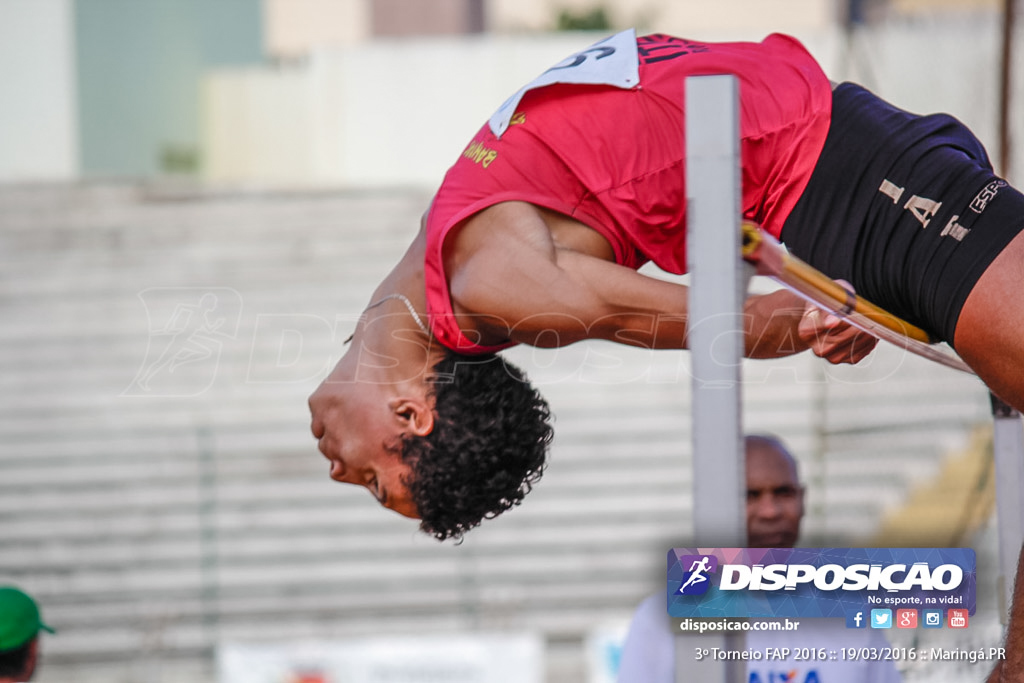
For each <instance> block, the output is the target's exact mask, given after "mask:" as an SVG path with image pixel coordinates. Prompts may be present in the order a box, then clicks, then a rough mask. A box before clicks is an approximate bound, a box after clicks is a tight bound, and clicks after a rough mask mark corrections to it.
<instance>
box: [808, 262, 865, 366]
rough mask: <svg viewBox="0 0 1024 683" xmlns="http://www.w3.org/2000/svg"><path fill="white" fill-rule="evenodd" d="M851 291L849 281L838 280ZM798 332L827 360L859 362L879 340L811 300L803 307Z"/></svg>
mask: <svg viewBox="0 0 1024 683" xmlns="http://www.w3.org/2000/svg"><path fill="white" fill-rule="evenodd" d="M839 282H840V284H842V285H843V286H844V287H846V288H848V289H850V290H851V291H852V290H853V287H851V286H850V285H849V284H848V283H846V282H842V281H839ZM797 334H798V335H799V336H800V339H801V340H802V341H803V342H804V343H805V344H807V346H808V348H810V349H811V351H812V352H813V353H814V354H815V355H816V356H821V357H822V358H824V359H825V360H827V361H828V362H829V363H833V364H839V363H851V364H852V363H859V362H860V361H861V360H863V359H864V358H865V357H866V356H867V355H868V354H869V353H871V351H872V350H874V348H875V344H877V343H878V339H876V338H875V337H873V336H872V335H870V334H868V333H867V332H864V331H863V330H860V329H858V328H856V327H854V326H853V325H851V324H850V323H848V322H846V321H845V320H843V319H842V318H840V317H839V316H837V315H835V314H834V313H829V312H828V311H824V310H822V309H820V308H818V307H817V306H815V305H814V304H812V303H809V302H808V303H807V304H806V305H805V307H804V314H803V316H801V318H800V324H799V325H798V326H797Z"/></svg>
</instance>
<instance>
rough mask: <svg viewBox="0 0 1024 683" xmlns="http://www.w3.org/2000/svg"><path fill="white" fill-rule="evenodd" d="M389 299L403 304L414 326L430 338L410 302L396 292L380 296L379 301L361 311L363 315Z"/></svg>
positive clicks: (407, 298)
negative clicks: (414, 323) (413, 321)
mask: <svg viewBox="0 0 1024 683" xmlns="http://www.w3.org/2000/svg"><path fill="white" fill-rule="evenodd" d="M390 299H398V300H399V301H401V302H402V303H403V304H405V307H406V308H407V309H409V315H411V316H412V319H413V320H415V321H416V325H417V326H419V328H420V329H421V330H423V334H425V335H427V336H428V337H429V336H430V330H429V329H427V326H426V325H425V324H424V322H423V319H422V318H420V314H419V313H417V312H416V309H415V308H413V305H412V302H411V301H409V297H407V296H405V295H404V294H399V293H397V292H396V293H394V294H388V295H387V296H382V297H381V298H380V299H377V300H376V301H374V302H373V303H372V304H370V305H369V306H367V307H366V308H364V309H363V313H366V312H367V311H368V310H370V309H371V308H374V307H376V306H380V305H381V304H382V303H384V302H385V301H388V300H390Z"/></svg>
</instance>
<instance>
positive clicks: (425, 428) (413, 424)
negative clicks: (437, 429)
mask: <svg viewBox="0 0 1024 683" xmlns="http://www.w3.org/2000/svg"><path fill="white" fill-rule="evenodd" d="M388 407H389V408H390V409H391V412H392V414H393V415H394V416H395V417H396V418H397V419H398V420H399V421H400V422H401V423H402V425H403V431H404V432H408V433H410V434H414V435H416V436H426V435H427V434H429V433H430V432H432V431H433V430H434V411H433V409H431V407H430V405H429V404H427V403H426V402H424V401H421V400H418V399H415V398H408V397H403V396H400V397H397V398H393V399H391V400H390V401H389V402H388Z"/></svg>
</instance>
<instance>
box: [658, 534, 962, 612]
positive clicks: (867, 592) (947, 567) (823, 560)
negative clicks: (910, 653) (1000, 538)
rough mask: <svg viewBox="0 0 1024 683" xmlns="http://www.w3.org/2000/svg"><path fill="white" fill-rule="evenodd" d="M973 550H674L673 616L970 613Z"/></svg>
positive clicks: (669, 586) (670, 557) (670, 594)
mask: <svg viewBox="0 0 1024 683" xmlns="http://www.w3.org/2000/svg"><path fill="white" fill-rule="evenodd" d="M976 584H977V568H976V558H975V554H974V550H973V549H971V548H673V549H672V550H670V551H669V552H668V580H667V589H668V613H669V615H670V616H672V617H762V618H770V617H847V616H848V615H850V614H856V613H858V612H865V611H870V610H886V609H888V610H893V611H895V610H897V609H901V608H910V609H915V610H927V609H933V610H950V609H955V610H967V612H968V614H972V615H973V614H974V612H975V607H976V604H975V589H976Z"/></svg>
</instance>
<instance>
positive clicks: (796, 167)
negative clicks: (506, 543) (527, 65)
mask: <svg viewBox="0 0 1024 683" xmlns="http://www.w3.org/2000/svg"><path fill="white" fill-rule="evenodd" d="M584 71H586V72H587V73H585V74H584V75H583V76H581V77H579V78H576V79H575V80H576V81H585V82H573V83H565V82H553V83H552V82H551V81H564V80H573V78H574V74H578V73H582V72H584ZM721 73H728V74H733V75H735V76H736V77H737V79H738V81H739V88H740V134H741V154H742V181H743V182H742V211H743V216H744V217H745V218H746V219H749V220H752V221H755V222H756V223H758V224H759V225H761V226H762V227H763V229H764V230H766V231H767V232H769V233H771V234H772V235H774V236H776V237H778V238H780V239H781V240H782V241H783V242H785V243H786V244H787V245H788V246H789V248H790V249H791V251H793V252H794V253H795V254H796V255H797V256H798V257H801V258H803V259H804V260H806V261H809V262H810V263H811V264H812V265H814V266H816V267H818V268H819V269H820V270H822V271H824V272H825V273H826V274H828V275H829V276H831V277H833V278H842V279H845V280H847V281H848V282H850V283H852V285H853V286H854V287H855V288H856V290H857V292H858V293H859V294H861V295H863V296H864V297H865V298H867V299H868V300H871V301H873V302H874V303H876V304H878V305H880V306H882V307H883V308H886V309H888V310H890V311H891V312H893V313H895V314H897V315H899V316H900V317H903V318H905V319H906V320H908V321H909V322H911V323H914V324H916V325H918V326H919V327H922V328H924V329H925V330H927V331H928V332H929V333H930V334H932V335H933V336H934V337H935V339H937V340H945V341H947V342H950V343H951V344H952V345H953V346H954V348H955V349H956V350H957V351H958V352H959V354H960V356H961V357H962V358H963V359H964V360H965V361H966V362H967V363H968V364H970V365H971V366H972V368H973V369H974V370H975V371H976V372H977V373H978V375H979V376H980V377H981V378H982V379H983V380H985V381H986V382H987V383H988V384H989V386H990V387H991V388H992V389H993V390H994V391H995V392H997V393H998V394H999V395H1000V396H1002V398H1004V399H1005V400H1006V401H1008V402H1010V403H1012V404H1014V405H1015V406H1017V407H1018V408H1020V407H1024V370H1021V369H1020V368H1019V367H1018V366H1024V334H1022V330H1021V327H1022V326H1024V315H1015V314H1014V311H1013V310H1012V309H1013V308H1014V307H1015V306H1017V304H1015V303H1014V300H1012V299H1009V298H1008V297H1006V296H1005V293H1006V292H1008V291H1022V289H1024V268H1021V267H1020V265H1019V264H1021V263H1024V240H1022V239H1021V238H1018V237H1017V234H1018V232H1019V231H1020V229H1021V227H1022V225H1024V197H1022V195H1021V194H1020V193H1019V192H1017V191H1016V190H1014V189H1013V188H1011V187H1009V186H1008V185H1007V184H1006V183H1005V182H1004V181H1003V180H1001V179H999V178H997V177H996V176H995V175H994V174H993V172H992V170H991V166H990V164H989V162H988V159H987V156H986V154H985V151H984V149H983V148H982V146H981V144H980V143H979V142H978V141H977V140H976V139H975V137H974V136H973V135H972V134H971V133H970V132H969V131H968V130H967V129H966V128H964V126H963V125H961V124H960V123H959V122H957V121H956V120H955V119H953V118H952V117H949V116H945V115H936V116H923V117H922V116H916V115H912V114H910V113H907V112H903V111H901V110H899V109H897V108H895V107H893V106H891V105H889V104H887V103H885V102H883V101H882V100H880V99H878V98H877V97H875V96H874V95H872V94H871V93H870V92H868V91H867V90H864V89H863V88H861V87H859V86H857V85H854V84H848V83H847V84H841V85H839V86H837V87H835V88H833V85H832V84H831V83H830V82H829V80H828V79H827V78H826V76H825V74H824V73H823V72H822V70H821V68H820V67H819V66H818V64H817V63H816V62H815V61H814V59H813V58H812V57H811V55H810V54H809V53H808V52H807V51H806V50H805V49H804V48H803V46H801V45H800V44H799V43H798V42H797V41H796V40H794V39H792V38H789V37H786V36H782V35H771V36H769V37H768V38H766V39H765V40H764V41H762V42H760V43H717V44H714V43H700V42H694V41H689V40H684V39H681V38H674V37H670V36H665V35H653V36H645V37H641V38H636V37H635V36H634V34H633V33H632V32H625V33H623V34H619V35H617V36H614V37H612V38H610V39H608V40H607V41H605V42H602V43H599V44H597V45H595V46H592V47H591V48H588V49H587V50H584V51H583V52H580V53H578V54H576V55H573V56H572V57H570V58H569V59H567V60H566V61H564V62H563V63H561V64H559V65H556V67H553V68H552V69H551V70H549V71H548V72H546V74H545V75H543V76H542V77H540V78H539V79H537V80H536V81H535V82H534V83H532V84H531V86H532V87H530V86H528V87H527V88H524V90H522V91H520V93H519V94H518V95H517V97H514V98H512V99H510V100H509V101H508V102H506V104H505V105H504V106H503V107H502V108H501V109H499V111H498V112H497V113H496V114H495V116H494V117H492V119H491V120H490V121H489V122H488V123H487V124H485V125H484V126H483V127H482V128H481V129H480V131H479V132H478V133H477V134H476V136H475V137H474V138H473V139H472V140H471V141H470V143H469V145H468V146H467V147H466V148H465V149H464V151H463V153H462V155H461V156H460V157H459V158H458V160H457V161H456V162H455V164H454V165H453V166H452V167H451V169H450V170H449V171H448V173H447V175H446V176H445V178H444V181H443V183H442V185H441V187H440V189H439V190H438V192H437V193H436V195H435V196H434V198H433V200H432V202H431V205H430V207H429V209H428V210H427V212H426V213H425V215H424V217H423V221H422V224H421V227H420V231H419V233H418V234H417V235H416V237H415V238H414V239H413V241H412V244H411V245H410V246H409V248H408V250H407V251H406V253H405V255H404V256H403V257H402V258H401V260H400V261H399V263H398V265H397V266H396V267H395V268H394V269H393V270H392V271H391V273H390V274H389V275H388V276H387V277H386V278H385V279H384V281H383V282H382V283H381V284H380V285H379V287H378V288H377V289H376V291H375V292H374V295H373V296H372V298H371V300H370V302H369V305H368V307H367V309H366V311H365V313H364V315H363V316H362V318H361V320H360V322H359V323H358V324H357V326H356V330H355V333H354V336H353V339H352V344H351V346H350V347H349V348H348V350H347V351H346V353H345V354H344V356H343V357H342V358H341V360H340V361H339V363H338V365H337V367H336V368H335V369H334V370H333V371H332V372H331V373H330V375H329V376H328V378H327V379H326V380H325V381H324V382H323V384H322V385H321V386H320V387H319V388H318V389H317V391H316V392H315V393H314V394H313V395H312V396H311V397H310V402H309V403H310V409H311V412H312V431H313V435H314V437H315V438H316V439H318V441H319V448H320V450H321V452H322V453H323V454H324V455H325V456H326V457H327V458H328V459H329V460H330V461H331V474H330V476H331V477H332V478H333V479H335V480H337V481H341V482H346V483H351V484H359V485H363V486H366V487H367V488H368V489H369V490H370V491H371V492H372V493H373V494H374V495H375V496H376V497H377V498H378V500H380V502H381V504H383V505H385V506H387V507H390V508H392V509H394V510H396V511H398V512H400V513H402V514H404V515H407V516H410V517H416V518H419V519H421V520H422V522H421V528H423V529H424V530H425V531H426V532H428V533H431V534H433V535H434V536H436V537H437V538H440V539H444V538H448V537H459V536H461V535H462V534H463V533H465V532H466V531H467V530H469V529H471V528H472V527H474V526H476V525H477V524H478V523H479V522H480V521H481V520H482V519H483V518H486V517H492V516H495V515H497V514H499V513H501V512H502V511H504V510H506V509H508V508H509V507H512V506H514V505H517V504H518V503H519V502H520V501H521V500H522V498H523V496H524V495H525V494H526V493H527V492H528V491H529V490H530V488H531V486H532V485H533V484H534V483H536V481H537V480H538V479H539V477H540V475H541V473H542V470H543V468H544V459H545V454H546V451H547V447H548V443H549V441H550V439H551V428H550V425H549V417H550V416H549V411H548V407H547V405H546V403H545V402H544V401H543V399H542V398H541V397H540V396H539V395H538V394H537V392H536V391H534V389H533V388H532V387H531V386H530V385H529V384H528V383H527V382H526V381H525V378H524V377H523V375H522V373H521V372H520V371H519V370H518V369H516V368H514V367H513V366H511V365H510V364H509V363H507V362H505V361H504V360H503V359H502V358H501V357H500V356H499V355H496V353H497V352H498V351H500V350H501V349H504V348H506V347H508V346H509V345H512V344H530V345H535V346H542V347H557V346H563V345H567V344H571V343H573V342H576V341H580V340H583V339H605V340H610V341H614V342H619V343H623V344H630V345H634V346H640V347H644V348H658V349H681V348H685V347H686V334H687V329H688V326H689V325H691V324H694V323H695V322H696V321H690V320H688V317H687V296H686V288H685V287H684V286H681V285H679V284H675V283H669V282H666V281H662V280H658V279H654V278H651V277H647V276H644V275H641V274H639V273H637V272H636V270H637V268H639V267H640V266H641V265H643V264H644V263H646V262H648V261H651V262H653V263H654V264H656V265H657V266H659V267H660V268H661V269H663V270H665V271H668V272H671V273H682V272H684V271H685V270H686V231H685V225H686V185H685V179H684V168H685V161H686V159H685V152H684V150H685V140H684V139H683V138H684V125H683V122H684V117H685V104H684V102H683V81H684V79H685V78H686V77H687V76H690V75H700V74H721ZM744 314H745V320H746V330H745V332H746V351H747V355H748V356H749V357H762V358H763V357H776V356H782V355H786V354H789V353H795V352H799V351H803V350H806V349H811V350H812V351H813V352H814V353H816V354H817V355H819V356H822V357H824V358H826V359H828V360H829V361H831V362H834V363H835V362H850V363H855V362H857V361H859V360H860V359H861V358H863V357H864V356H865V355H866V354H868V353H869V352H870V351H871V349H872V348H873V347H874V339H872V338H870V337H869V336H868V335H866V334H863V333H860V332H859V331H858V330H856V329H854V328H852V327H850V326H849V325H847V324H846V323H844V322H842V321H840V320H839V319H837V318H836V317H835V316H830V315H824V314H819V313H818V312H817V311H816V309H813V308H811V307H809V306H805V304H803V302H802V301H801V300H799V299H797V297H796V296H795V295H793V294H790V293H788V292H786V291H780V292H774V293H771V294H767V295H762V296H756V297H750V298H748V300H747V302H746V304H745V308H744Z"/></svg>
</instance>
